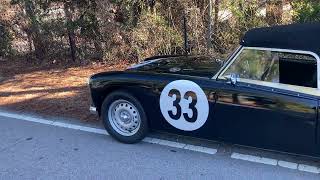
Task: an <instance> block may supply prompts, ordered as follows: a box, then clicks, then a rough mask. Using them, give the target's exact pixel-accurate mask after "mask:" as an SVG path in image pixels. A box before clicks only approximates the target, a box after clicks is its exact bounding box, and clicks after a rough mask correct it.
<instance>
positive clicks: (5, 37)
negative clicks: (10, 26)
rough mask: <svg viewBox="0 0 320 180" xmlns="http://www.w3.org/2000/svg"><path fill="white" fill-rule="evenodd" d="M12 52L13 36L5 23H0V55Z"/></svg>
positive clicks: (3, 55)
mask: <svg viewBox="0 0 320 180" xmlns="http://www.w3.org/2000/svg"><path fill="white" fill-rule="evenodd" d="M10 54H11V37H10V34H9V32H8V30H7V29H6V27H5V26H4V25H2V24H1V23H0V57H5V56H8V55H10Z"/></svg>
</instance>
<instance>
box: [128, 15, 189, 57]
mask: <svg viewBox="0 0 320 180" xmlns="http://www.w3.org/2000/svg"><path fill="white" fill-rule="evenodd" d="M182 45H183V38H182V34H181V33H180V32H178V31H177V30H175V29H174V28H172V27H170V26H169V25H168V23H167V21H165V19H164V18H163V17H162V16H159V15H156V14H152V13H145V14H143V15H142V16H141V19H140V21H139V23H138V25H137V27H136V28H134V29H133V32H132V46H133V49H134V50H135V51H136V53H137V54H138V57H139V59H141V58H146V57H148V56H151V55H155V54H175V53H176V51H177V50H178V49H181V48H180V47H181V46H182Z"/></svg>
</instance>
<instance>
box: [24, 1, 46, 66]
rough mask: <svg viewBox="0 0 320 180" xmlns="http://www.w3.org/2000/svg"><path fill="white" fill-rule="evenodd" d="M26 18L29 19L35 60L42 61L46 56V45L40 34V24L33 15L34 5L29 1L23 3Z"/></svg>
mask: <svg viewBox="0 0 320 180" xmlns="http://www.w3.org/2000/svg"><path fill="white" fill-rule="evenodd" d="M24 6H25V10H26V14H27V16H28V17H29V18H30V36H31V38H32V41H33V44H34V49H35V55H36V58H37V59H38V60H40V61H43V59H44V58H45V55H46V44H45V42H44V38H43V37H42V35H41V33H40V24H39V22H38V19H37V17H36V14H35V4H34V3H33V2H32V1H31V0H25V2H24Z"/></svg>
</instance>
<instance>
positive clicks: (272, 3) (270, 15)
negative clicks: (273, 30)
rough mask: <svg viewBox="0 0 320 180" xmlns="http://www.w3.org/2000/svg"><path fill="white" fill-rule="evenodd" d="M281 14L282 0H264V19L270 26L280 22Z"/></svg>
mask: <svg viewBox="0 0 320 180" xmlns="http://www.w3.org/2000/svg"><path fill="white" fill-rule="evenodd" d="M282 14H283V0H267V1H266V21H267V23H268V24H269V25H270V26H272V25H276V24H281V22H282Z"/></svg>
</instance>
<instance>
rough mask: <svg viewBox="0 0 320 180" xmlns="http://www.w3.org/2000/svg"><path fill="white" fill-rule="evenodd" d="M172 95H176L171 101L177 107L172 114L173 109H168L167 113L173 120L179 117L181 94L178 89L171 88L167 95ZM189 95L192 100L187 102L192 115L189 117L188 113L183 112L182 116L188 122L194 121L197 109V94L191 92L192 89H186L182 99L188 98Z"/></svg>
mask: <svg viewBox="0 0 320 180" xmlns="http://www.w3.org/2000/svg"><path fill="white" fill-rule="evenodd" d="M173 95H176V99H175V100H174V101H173V106H174V107H175V108H176V109H177V113H176V114H173V111H172V110H170V111H168V114H169V116H170V118H172V119H174V120H178V119H180V117H181V114H182V112H181V106H180V104H179V103H180V100H181V94H180V91H179V90H177V89H171V90H170V91H169V94H168V96H170V97H172V96H173ZM189 97H191V98H192V102H191V103H190V104H189V109H191V110H192V117H189V115H188V113H183V117H184V119H185V120H186V121H188V122H195V121H196V120H197V118H198V110H197V108H196V104H197V95H196V93H194V92H192V91H188V92H186V93H185V94H184V97H183V98H184V99H186V100H188V99H189Z"/></svg>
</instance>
